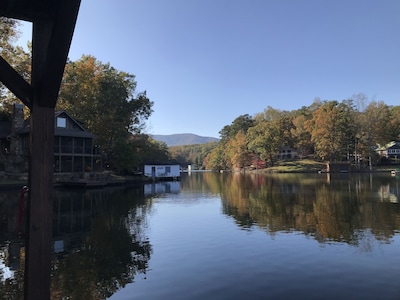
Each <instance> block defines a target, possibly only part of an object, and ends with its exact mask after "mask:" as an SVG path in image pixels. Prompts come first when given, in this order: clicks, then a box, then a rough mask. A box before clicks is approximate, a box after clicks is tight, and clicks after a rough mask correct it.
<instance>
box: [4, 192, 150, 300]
mask: <svg viewBox="0 0 400 300" xmlns="http://www.w3.org/2000/svg"><path fill="white" fill-rule="evenodd" d="M13 196H15V195H14V194H13V193H12V192H8V193H1V197H2V198H0V203H1V206H0V207H1V209H2V214H3V215H4V216H6V219H7V222H6V225H5V226H4V225H3V227H2V232H1V234H2V236H1V240H0V253H1V256H0V269H1V271H0V272H1V273H0V279H1V283H0V294H1V295H7V299H18V298H22V291H23V288H22V285H23V265H24V263H23V258H24V253H23V251H24V241H23V240H21V239H17V237H16V236H15V228H16V227H15V226H16V224H15V223H16V221H15V217H14V214H17V211H18V209H17V205H15V204H13V205H12V204H11V203H13V202H14V201H10V199H12V197H13ZM16 203H17V204H18V202H16ZM54 204H55V206H54V237H53V241H54V244H53V247H54V258H53V274H52V281H51V285H52V286H51V296H52V299H70V298H72V299H105V298H107V297H110V296H111V295H112V294H113V293H115V291H117V290H118V289H121V288H123V287H124V286H125V285H126V284H128V283H130V282H132V281H133V280H134V278H135V276H136V275H137V274H140V273H146V271H147V268H148V261H149V259H150V256H151V252H152V247H151V244H150V242H149V240H148V238H147V216H148V214H149V212H150V211H151V199H150V198H149V197H148V196H147V197H146V196H145V195H144V192H143V186H140V187H135V188H133V187H130V188H123V189H117V190H110V189H107V190H97V191H94V190H89V191H85V192H82V191H67V190H57V191H55V202H54Z"/></svg>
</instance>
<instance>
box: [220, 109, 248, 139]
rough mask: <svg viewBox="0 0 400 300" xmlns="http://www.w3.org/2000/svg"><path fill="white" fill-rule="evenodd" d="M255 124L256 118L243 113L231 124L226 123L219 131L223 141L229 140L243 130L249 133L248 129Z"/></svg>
mask: <svg viewBox="0 0 400 300" xmlns="http://www.w3.org/2000/svg"><path fill="white" fill-rule="evenodd" d="M253 125H254V120H253V118H252V117H251V116H249V115H248V114H245V115H241V116H239V117H237V118H236V119H235V120H233V122H232V123H231V125H226V126H224V128H222V130H221V131H220V132H219V134H220V137H221V140H222V142H224V141H227V140H229V139H231V138H233V137H235V136H236V134H237V133H238V132H239V131H242V132H243V133H244V134H246V133H247V130H248V129H249V128H250V127H252V126H253Z"/></svg>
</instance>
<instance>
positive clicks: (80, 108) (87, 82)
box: [57, 56, 153, 165]
mask: <svg viewBox="0 0 400 300" xmlns="http://www.w3.org/2000/svg"><path fill="white" fill-rule="evenodd" d="M135 89H136V81H135V76H134V75H131V74H129V73H126V72H122V71H118V70H116V69H115V68H113V67H111V66H110V64H104V63H101V62H100V61H98V60H97V59H96V58H94V57H93V56H82V58H81V59H80V60H78V61H76V62H69V63H68V64H67V66H66V68H65V73H64V78H63V83H62V86H61V92H60V97H59V102H58V106H57V108H58V109H64V110H67V111H68V112H69V113H70V114H71V115H73V116H74V117H75V118H77V119H78V120H81V121H83V122H84V123H85V126H86V127H87V129H88V130H89V131H91V132H93V133H94V134H95V135H97V137H98V138H97V143H98V145H99V146H100V147H101V149H102V151H103V152H104V154H105V158H106V160H107V163H108V164H110V165H113V163H114V162H113V160H114V159H116V158H117V157H120V158H121V155H118V154H117V153H118V151H119V150H118V147H120V146H122V145H124V143H125V141H126V140H127V139H128V138H129V137H130V134H131V133H141V131H142V129H143V126H144V120H146V119H147V118H148V117H149V116H150V115H151V113H152V106H153V102H151V101H150V100H149V99H148V98H147V95H146V92H142V93H138V94H135ZM124 149H125V148H124ZM121 150H122V149H121ZM125 150H126V149H125ZM125 150H124V151H122V152H125Z"/></svg>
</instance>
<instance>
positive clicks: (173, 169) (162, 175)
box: [143, 165, 181, 180]
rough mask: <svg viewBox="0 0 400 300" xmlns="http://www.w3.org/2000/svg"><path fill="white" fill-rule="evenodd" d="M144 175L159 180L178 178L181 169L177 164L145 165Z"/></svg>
mask: <svg viewBox="0 0 400 300" xmlns="http://www.w3.org/2000/svg"><path fill="white" fill-rule="evenodd" d="M143 174H144V176H147V177H152V178H154V179H155V178H157V179H160V180H179V179H180V177H181V170H180V166H179V165H145V166H144V173H143Z"/></svg>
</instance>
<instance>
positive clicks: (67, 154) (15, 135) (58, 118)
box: [0, 104, 102, 173]
mask: <svg viewBox="0 0 400 300" xmlns="http://www.w3.org/2000/svg"><path fill="white" fill-rule="evenodd" d="M23 109H24V107H23V105H20V104H15V105H14V114H13V120H12V122H11V123H12V124H11V126H10V127H9V128H10V130H9V131H8V132H5V131H4V132H1V136H0V145H1V149H0V152H1V153H2V156H1V158H2V160H3V161H4V164H5V168H6V171H8V172H11V173H22V172H26V171H27V170H28V157H29V132H30V122H29V120H24V113H23ZM54 118H55V119H54V172H55V173H81V172H90V171H101V169H102V166H101V159H100V158H101V156H100V154H99V153H98V149H97V147H96V146H95V145H94V143H93V140H94V138H95V136H94V135H93V134H92V133H90V132H89V131H87V130H86V129H85V128H84V127H83V125H82V123H80V122H79V121H77V120H76V119H74V118H73V117H72V116H71V115H69V114H68V113H67V112H66V111H58V112H55V115H54Z"/></svg>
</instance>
